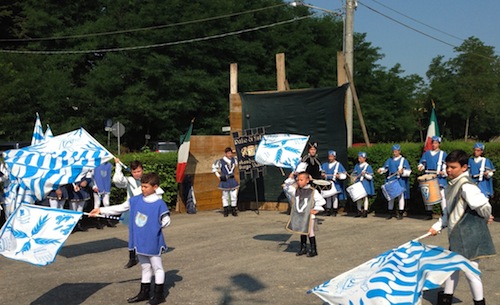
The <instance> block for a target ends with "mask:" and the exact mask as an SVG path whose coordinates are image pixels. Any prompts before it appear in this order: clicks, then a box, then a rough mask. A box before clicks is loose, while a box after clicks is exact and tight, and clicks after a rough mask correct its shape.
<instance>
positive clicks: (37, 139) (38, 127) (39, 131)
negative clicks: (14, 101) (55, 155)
mask: <svg viewBox="0 0 500 305" xmlns="http://www.w3.org/2000/svg"><path fill="white" fill-rule="evenodd" d="M43 139H44V135H43V128H42V121H41V120H40V116H39V115H38V112H37V113H36V121H35V128H34V129H33V137H32V138H31V145H36V144H38V143H41V142H43Z"/></svg>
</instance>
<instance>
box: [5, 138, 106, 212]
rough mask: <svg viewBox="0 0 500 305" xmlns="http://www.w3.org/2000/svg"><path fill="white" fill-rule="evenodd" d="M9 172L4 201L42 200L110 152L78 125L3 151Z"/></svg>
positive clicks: (28, 201) (96, 164) (12, 207)
mask: <svg viewBox="0 0 500 305" xmlns="http://www.w3.org/2000/svg"><path fill="white" fill-rule="evenodd" d="M3 155H4V161H5V165H6V166H7V169H8V171H9V179H10V184H9V189H8V192H7V193H6V198H5V204H7V205H14V206H11V211H13V210H14V209H15V208H16V207H17V206H18V205H19V204H21V203H34V202H35V201H36V200H42V199H43V198H44V197H45V195H46V194H47V193H49V192H50V191H51V190H53V189H56V188H57V187H59V186H60V185H64V184H68V183H73V182H75V181H77V178H79V177H81V176H83V175H85V174H86V173H87V172H88V171H89V170H92V169H93V168H95V167H97V166H99V165H100V164H101V163H104V162H106V161H108V160H110V159H111V158H113V155H112V154H111V153H110V152H109V151H108V150H106V148H104V147H103V146H102V145H101V144H100V143H99V142H97V140H95V139H94V138H93V137H92V136H91V135H90V134H88V133H87V131H85V129H83V128H80V129H77V130H75V131H72V132H68V133H65V134H62V135H59V136H56V137H52V138H49V139H46V140H45V141H43V142H41V143H39V144H36V145H32V146H27V147H23V148H21V149H11V150H8V151H6V152H4V153H3Z"/></svg>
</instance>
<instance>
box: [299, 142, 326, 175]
mask: <svg viewBox="0 0 500 305" xmlns="http://www.w3.org/2000/svg"><path fill="white" fill-rule="evenodd" d="M308 146H309V149H308V154H307V155H306V156H304V157H303V158H302V162H303V163H305V166H306V168H305V171H306V173H308V174H309V175H310V178H311V180H313V179H322V178H323V177H321V162H320V161H319V159H318V155H317V153H318V143H311V142H309V143H308Z"/></svg>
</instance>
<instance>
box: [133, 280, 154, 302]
mask: <svg viewBox="0 0 500 305" xmlns="http://www.w3.org/2000/svg"><path fill="white" fill-rule="evenodd" d="M150 289H151V284H150V283H141V290H140V291H139V293H138V294H137V295H136V296H135V297H131V298H129V299H127V302H129V303H136V302H140V301H145V300H149V291H150Z"/></svg>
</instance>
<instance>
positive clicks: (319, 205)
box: [313, 190, 326, 212]
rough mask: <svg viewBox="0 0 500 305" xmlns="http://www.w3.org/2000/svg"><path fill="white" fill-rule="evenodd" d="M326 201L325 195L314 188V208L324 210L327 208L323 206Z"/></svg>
mask: <svg viewBox="0 0 500 305" xmlns="http://www.w3.org/2000/svg"><path fill="white" fill-rule="evenodd" d="M325 203H326V200H325V198H323V196H321V194H320V193H319V192H318V191H317V190H314V207H313V210H316V211H320V212H321V211H324V210H325V209H324V208H323V206H324V205H325Z"/></svg>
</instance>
